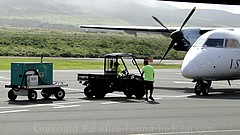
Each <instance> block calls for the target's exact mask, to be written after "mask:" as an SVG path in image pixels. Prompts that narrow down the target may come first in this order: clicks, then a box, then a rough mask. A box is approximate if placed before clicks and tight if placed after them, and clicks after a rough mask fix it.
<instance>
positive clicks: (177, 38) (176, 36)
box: [152, 7, 196, 62]
mask: <svg viewBox="0 0 240 135" xmlns="http://www.w3.org/2000/svg"><path fill="white" fill-rule="evenodd" d="M195 10H196V7H194V8H193V9H192V10H191V12H190V13H189V14H188V16H187V17H186V19H185V20H184V21H183V23H182V25H181V27H180V29H179V30H177V31H174V32H172V31H171V30H170V29H168V28H167V27H166V26H165V25H164V24H163V23H162V22H161V21H160V20H159V19H158V18H157V17H155V16H152V17H153V19H154V20H155V21H157V22H158V23H159V24H160V25H161V26H163V27H164V28H166V30H168V31H169V32H170V33H171V34H170V37H171V38H172V41H171V43H170V45H169V46H168V49H167V51H166V52H165V54H164V55H163V57H162V59H161V61H162V60H163V59H164V58H165V56H166V55H167V54H168V52H169V51H170V50H171V49H172V48H174V47H175V46H174V45H175V43H181V44H182V46H184V44H187V45H190V43H189V41H188V40H187V39H186V38H184V35H183V32H182V28H183V27H184V26H185V24H186V23H187V22H188V20H189V19H190V18H191V16H192V15H193V13H194V12H195ZM177 47H179V46H176V48H174V49H178V48H177ZM161 61H160V62H161Z"/></svg>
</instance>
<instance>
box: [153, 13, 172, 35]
mask: <svg viewBox="0 0 240 135" xmlns="http://www.w3.org/2000/svg"><path fill="white" fill-rule="evenodd" d="M152 18H153V19H154V20H155V21H157V22H158V23H159V24H160V25H162V26H163V27H164V28H166V29H167V30H168V31H169V32H171V33H172V31H171V30H169V29H168V28H167V27H166V26H165V25H164V24H163V23H162V22H161V21H160V20H159V19H158V18H157V17H155V16H152Z"/></svg>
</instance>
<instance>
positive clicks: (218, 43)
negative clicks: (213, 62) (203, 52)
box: [204, 39, 224, 48]
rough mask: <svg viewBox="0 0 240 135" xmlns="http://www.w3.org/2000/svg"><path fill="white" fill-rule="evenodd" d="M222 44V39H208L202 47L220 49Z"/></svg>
mask: <svg viewBox="0 0 240 135" xmlns="http://www.w3.org/2000/svg"><path fill="white" fill-rule="evenodd" d="M223 42H224V39H208V40H207V41H206V43H205V44H204V46H206V47H217V48H222V47H223Z"/></svg>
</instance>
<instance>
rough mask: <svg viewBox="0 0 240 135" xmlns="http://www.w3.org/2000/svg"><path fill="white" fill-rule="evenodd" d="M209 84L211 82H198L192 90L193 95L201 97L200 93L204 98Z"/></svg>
mask: <svg viewBox="0 0 240 135" xmlns="http://www.w3.org/2000/svg"><path fill="white" fill-rule="evenodd" d="M211 84H212V82H211V81H203V80H198V81H197V82H196V85H195V88H194V92H195V94H196V95H198V96H199V95H201V93H202V95H204V96H206V95H208V93H209V90H210V86H211Z"/></svg>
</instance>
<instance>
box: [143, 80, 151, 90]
mask: <svg viewBox="0 0 240 135" xmlns="http://www.w3.org/2000/svg"><path fill="white" fill-rule="evenodd" d="M144 88H145V90H153V81H144Z"/></svg>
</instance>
